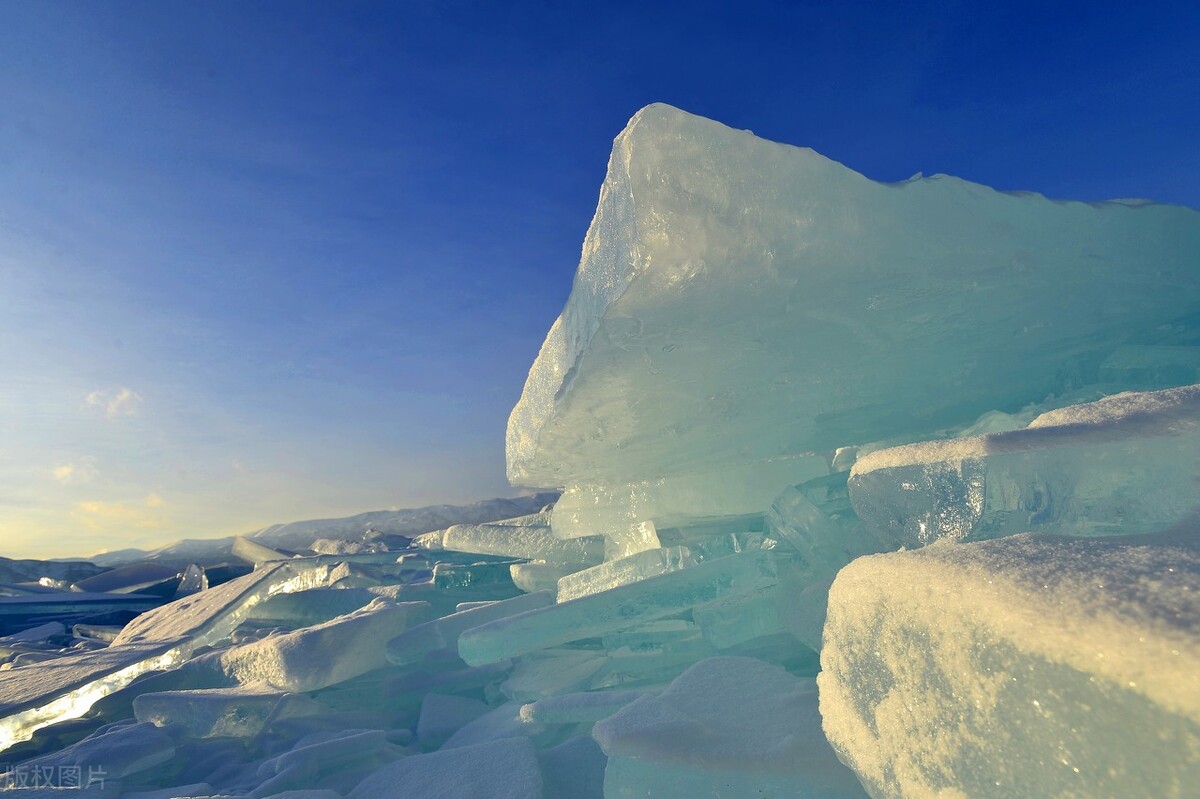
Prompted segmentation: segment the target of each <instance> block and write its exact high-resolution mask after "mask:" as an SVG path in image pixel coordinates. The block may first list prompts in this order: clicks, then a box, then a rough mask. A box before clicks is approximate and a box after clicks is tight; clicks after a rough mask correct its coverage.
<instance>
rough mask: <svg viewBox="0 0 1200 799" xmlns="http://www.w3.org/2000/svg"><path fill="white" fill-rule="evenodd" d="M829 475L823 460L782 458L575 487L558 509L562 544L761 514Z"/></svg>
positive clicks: (556, 531)
mask: <svg viewBox="0 0 1200 799" xmlns="http://www.w3.org/2000/svg"><path fill="white" fill-rule="evenodd" d="M827 471H828V466H827V464H826V461H825V459H824V458H823V457H818V456H812V455H810V456H802V457H795V458H778V459H775V460H768V461H761V462H758V463H750V464H745V465H741V466H738V467H736V468H725V469H719V470H716V471H704V470H702V469H697V468H696V465H695V464H693V465H692V467H691V470H690V471H689V472H688V473H686V474H672V475H668V476H664V477H657V478H655V479H653V480H641V481H636V482H633V483H620V484H615V485H609V484H584V485H573V486H570V487H569V488H567V490H566V491H564V492H563V495H562V497H560V498H559V500H558V502H557V503H555V505H554V510H553V512H552V516H551V519H552V525H553V527H554V534H555V535H556V536H558V537H559V538H577V537H579V536H585V535H600V534H604V535H609V536H618V535H620V534H621V531H624V530H627V529H629V528H630V527H633V526H636V525H638V524H639V523H641V522H644V521H649V522H653V524H654V525H655V526H656V527H676V526H680V525H682V524H687V523H688V522H690V521H692V520H697V519H704V518H707V517H720V516H725V517H728V516H736V515H738V514H753V513H762V512H763V511H764V510H766V508H767V507H768V506H769V505H770V504H771V500H772V499H774V498H775V495H776V494H778V493H779V492H780V491H781V490H782V489H783V488H784V487H785V486H788V485H791V484H793V483H800V482H804V481H805V480H809V479H812V478H814V477H818V476H820V475H823V474H825V473H826V472H827Z"/></svg>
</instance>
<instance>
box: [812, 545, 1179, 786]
mask: <svg viewBox="0 0 1200 799" xmlns="http://www.w3.org/2000/svg"><path fill="white" fill-rule="evenodd" d="M1198 534H1200V529H1198V528H1197V527H1196V525H1195V524H1194V523H1193V524H1191V525H1189V526H1186V527H1183V528H1180V529H1179V530H1178V531H1175V532H1173V533H1162V534H1155V535H1150V536H1139V537H1129V538H1098V539H1087V538H1065V537H1050V536H1037V535H1032V534H1030V535H1018V536H1012V537H1008V538H1004V539H999V540H996V541H987V542H981V543H976V544H951V543H946V542H943V543H941V544H934V545H931V546H928V547H925V548H923V549H919V550H914V551H908V552H896V553H890V554H885V555H873V556H869V557H865V558H860V559H858V560H856V561H854V562H853V563H851V564H850V565H849V566H847V567H846V568H845V569H843V570H842V571H841V573H840V574H839V575H838V577H837V580H836V581H835V582H834V584H833V588H832V590H831V591H830V595H829V617H828V620H827V622H826V625H825V646H824V649H823V650H822V652H821V664H822V666H823V671H822V673H821V675H820V677H819V678H818V681H819V684H820V696H821V715H822V717H823V718H824V728H825V732H826V734H827V735H828V736H829V739H830V741H831V742H832V743H833V745H834V747H835V748H836V749H837V750H838V751H839V752H840V753H841V755H842V757H843V759H844V760H845V762H846V763H848V764H849V765H851V766H852V767H853V768H854V770H855V771H856V772H857V773H858V774H859V775H860V776H861V777H862V778H863V781H864V784H865V785H867V787H868V789H869V790H870V792H871V793H872V795H873V796H875V797H900V796H948V797H968V796H969V797H972V799H976V798H977V797H1013V796H1078V797H1092V796H1155V797H1182V796H1194V795H1195V790H1196V786H1197V785H1200V535H1198Z"/></svg>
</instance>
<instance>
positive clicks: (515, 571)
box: [508, 561, 577, 594]
mask: <svg viewBox="0 0 1200 799" xmlns="http://www.w3.org/2000/svg"><path fill="white" fill-rule="evenodd" d="M508 568H509V576H510V577H511V578H512V581H513V585H515V586H516V587H517V588H520V589H521V590H522V591H525V592H527V593H534V592H535V591H550V592H551V593H552V594H557V593H558V581H559V580H561V579H562V578H563V577H566V576H567V575H568V574H573V573H574V572H575V571H577V567H575V566H555V565H554V564H551V563H546V562H545V561H533V562H532V563H514V564H512V565H511V566H509V567H508Z"/></svg>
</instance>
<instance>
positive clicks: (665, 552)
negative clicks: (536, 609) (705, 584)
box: [558, 547, 696, 602]
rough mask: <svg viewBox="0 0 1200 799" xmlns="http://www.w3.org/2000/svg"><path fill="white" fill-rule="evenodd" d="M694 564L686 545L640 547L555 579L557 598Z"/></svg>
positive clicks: (562, 600)
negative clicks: (635, 551)
mask: <svg viewBox="0 0 1200 799" xmlns="http://www.w3.org/2000/svg"><path fill="white" fill-rule="evenodd" d="M695 565H696V559H695V558H694V557H692V553H691V551H690V550H689V549H688V548H687V547H662V548H659V549H646V550H642V551H641V552H637V553H635V554H633V555H628V556H626V557H624V558H618V559H616V560H609V561H605V562H604V563H601V564H599V565H598V566H593V567H591V568H590V569H584V570H582V571H577V572H575V573H574V574H569V575H567V576H566V577H563V578H562V579H561V580H559V581H558V601H559V602H566V601H568V600H571V599H578V598H579V597H581V596H587V595H588V594H596V593H599V592H601V591H608V590H609V589H612V588H617V587H619V586H622V585H628V584H629V583H635V582H638V581H639V580H645V579H646V578H647V577H654V576H655V575H659V574H666V573H667V572H673V571H679V570H680V569H686V568H689V567H691V566H695Z"/></svg>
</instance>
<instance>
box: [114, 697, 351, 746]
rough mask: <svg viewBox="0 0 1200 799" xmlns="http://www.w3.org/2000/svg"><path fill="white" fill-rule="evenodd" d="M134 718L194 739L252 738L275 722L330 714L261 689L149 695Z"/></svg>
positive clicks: (315, 705) (139, 701)
mask: <svg viewBox="0 0 1200 799" xmlns="http://www.w3.org/2000/svg"><path fill="white" fill-rule="evenodd" d="M133 710H134V715H135V716H136V717H137V720H138V721H145V722H149V723H151V724H154V725H156V726H158V727H167V726H169V727H171V728H172V729H173V730H178V731H180V732H182V733H184V734H186V735H188V736H191V737H193V738H213V737H233V738H249V737H251V736H254V735H257V734H258V733H259V732H261V731H262V729H263V726H264V725H265V724H267V723H268V721H271V720H280V719H287V718H296V717H299V716H311V715H317V714H319V713H321V712H326V713H328V712H329V709H328V708H325V707H323V706H322V705H321V704H319V703H317V702H314V701H313V700H312V699H310V698H308V697H307V696H305V695H304V694H285V693H282V692H280V691H275V690H270V689H265V688H262V687H260V686H252V687H249V688H247V687H242V686H237V687H234V688H203V689H193V690H181V691H161V692H150V693H144V694H141V695H139V696H136V697H134V700H133Z"/></svg>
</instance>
